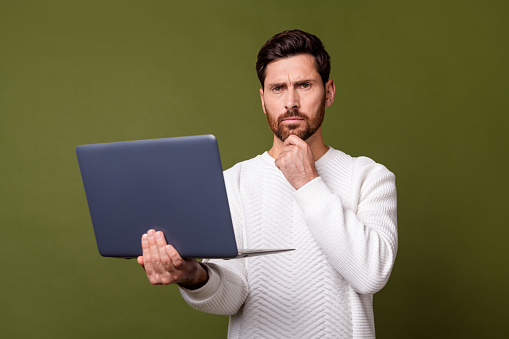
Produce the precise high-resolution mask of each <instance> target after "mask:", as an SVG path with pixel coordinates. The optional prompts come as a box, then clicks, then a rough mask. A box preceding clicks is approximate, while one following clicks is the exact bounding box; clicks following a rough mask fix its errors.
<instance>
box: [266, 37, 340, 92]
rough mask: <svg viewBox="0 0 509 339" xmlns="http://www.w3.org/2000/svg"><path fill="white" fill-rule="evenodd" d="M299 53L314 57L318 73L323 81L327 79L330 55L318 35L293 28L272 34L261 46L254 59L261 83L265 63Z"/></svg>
mask: <svg viewBox="0 0 509 339" xmlns="http://www.w3.org/2000/svg"><path fill="white" fill-rule="evenodd" d="M300 54H311V55H312V56H314V57H315V66H316V70H317V72H318V74H320V77H321V78H322V82H323V84H324V85H325V83H326V82H327V81H328V80H329V74H330V57H329V53H327V51H326V50H325V48H324V47H323V44H322V42H321V41H320V39H318V37H316V36H315V35H313V34H310V33H306V32H304V31H301V30H298V29H294V30H290V31H284V32H281V33H278V34H276V35H274V36H273V37H272V38H270V39H269V41H267V42H266V43H265V45H263V46H262V48H261V49H260V52H258V60H257V61H256V73H258V79H259V80H260V83H261V84H262V88H263V85H264V82H265V76H266V74H265V70H266V68H267V65H268V64H269V63H271V62H272V61H275V60H277V59H283V58H288V57H292V56H296V55H300Z"/></svg>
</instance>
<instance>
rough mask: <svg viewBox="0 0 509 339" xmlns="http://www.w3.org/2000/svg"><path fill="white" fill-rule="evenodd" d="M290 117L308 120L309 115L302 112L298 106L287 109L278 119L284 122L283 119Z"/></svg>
mask: <svg viewBox="0 0 509 339" xmlns="http://www.w3.org/2000/svg"><path fill="white" fill-rule="evenodd" d="M288 118H300V119H302V120H307V116H305V115H304V114H302V113H300V112H299V109H298V108H294V109H291V110H288V111H286V113H285V114H283V115H281V116H280V117H279V118H278V119H277V120H278V122H282V121H283V120H285V119H288Z"/></svg>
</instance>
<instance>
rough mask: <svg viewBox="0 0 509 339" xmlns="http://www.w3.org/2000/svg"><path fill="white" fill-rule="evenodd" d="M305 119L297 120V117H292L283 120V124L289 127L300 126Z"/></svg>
mask: <svg viewBox="0 0 509 339" xmlns="http://www.w3.org/2000/svg"><path fill="white" fill-rule="evenodd" d="M303 120H304V119H302V118H297V117H291V118H286V119H284V120H283V123H285V124H289V125H292V124H298V123H300V122H301V121H303Z"/></svg>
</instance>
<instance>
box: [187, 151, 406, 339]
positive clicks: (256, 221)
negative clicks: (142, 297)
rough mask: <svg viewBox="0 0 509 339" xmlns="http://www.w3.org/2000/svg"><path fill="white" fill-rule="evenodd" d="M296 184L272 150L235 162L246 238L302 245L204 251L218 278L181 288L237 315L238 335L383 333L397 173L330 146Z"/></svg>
mask: <svg viewBox="0 0 509 339" xmlns="http://www.w3.org/2000/svg"><path fill="white" fill-rule="evenodd" d="M316 168H317V170H318V174H319V175H320V177H319V178H316V179H314V180H313V181H311V182H309V183H308V184H306V185H305V186H303V187H302V188H300V189H299V190H298V191H296V190H295V189H294V188H293V187H292V186H291V185H290V184H289V183H288V181H287V180H286V179H285V177H284V176H283V174H282V172H281V171H280V170H279V169H278V168H277V167H276V166H275V164H274V159H273V158H271V157H270V156H269V155H268V153H264V154H262V155H260V156H257V157H255V158H253V159H251V160H248V161H245V162H241V163H238V164H237V165H235V166H234V167H232V168H230V169H229V170H227V171H225V182H226V187H227V192H228V200H229V203H230V208H231V213H232V219H233V223H234V228H235V233H236V238H237V245H238V247H239V248H252V249H256V248H260V249H270V248H295V249H296V250H295V251H292V252H287V253H282V254H273V255H266V256H261V257H252V258H247V259H237V260H210V261H206V260H205V261H204V262H206V263H207V264H206V265H207V267H208V271H209V281H208V282H207V284H206V285H205V286H203V287H202V288H200V289H198V290H194V291H189V290H185V289H181V293H182V295H183V297H184V299H185V300H186V301H187V302H188V303H189V304H190V305H191V306H192V307H194V308H196V309H198V310H201V311H204V312H209V313H215V314H228V315H230V316H231V317H230V325H229V329H228V338H242V339H246V338H374V337H375V328H374V318H373V305H372V295H373V294H374V293H376V292H377V291H379V290H380V289H381V288H382V287H383V286H384V285H385V283H386V282H387V280H388V278H389V275H390V273H391V270H392V267H393V264H394V259H395V256H396V251H397V245H398V242H397V226H396V187H395V177H394V175H393V174H392V173H391V172H390V171H389V170H387V169H386V168H385V167H384V166H382V165H380V164H377V163H375V162H374V161H372V160H371V159H369V158H366V157H358V158H353V157H350V156H348V155H346V154H345V153H343V152H341V151H338V150H334V149H332V148H331V149H330V150H329V151H328V152H327V153H326V154H325V155H324V156H323V157H322V158H320V159H319V160H318V161H317V162H316Z"/></svg>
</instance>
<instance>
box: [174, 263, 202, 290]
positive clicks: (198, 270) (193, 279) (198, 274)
mask: <svg viewBox="0 0 509 339" xmlns="http://www.w3.org/2000/svg"><path fill="white" fill-rule="evenodd" d="M193 261H194V265H193V268H192V269H191V272H189V279H188V280H186V281H183V282H179V283H178V285H179V286H181V287H183V288H185V289H188V290H197V289H199V288H200V287H203V285H205V284H206V283H207V281H208V280H209V275H208V271H207V268H206V266H205V265H204V264H202V263H200V262H198V261H196V260H193Z"/></svg>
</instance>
